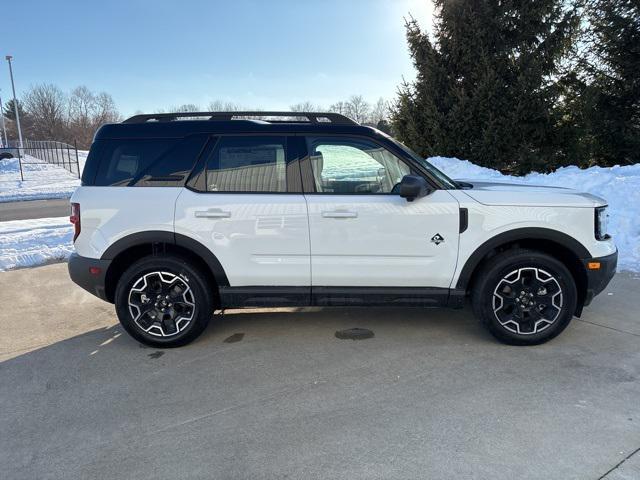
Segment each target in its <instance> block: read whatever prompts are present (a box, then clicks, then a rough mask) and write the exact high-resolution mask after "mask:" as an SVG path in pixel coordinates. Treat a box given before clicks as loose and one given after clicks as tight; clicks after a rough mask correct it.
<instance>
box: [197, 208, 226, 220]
mask: <svg viewBox="0 0 640 480" xmlns="http://www.w3.org/2000/svg"><path fill="white" fill-rule="evenodd" d="M195 216H196V218H229V217H230V216H231V212H227V211H225V210H220V209H219V208H210V209H209V210H196V212H195Z"/></svg>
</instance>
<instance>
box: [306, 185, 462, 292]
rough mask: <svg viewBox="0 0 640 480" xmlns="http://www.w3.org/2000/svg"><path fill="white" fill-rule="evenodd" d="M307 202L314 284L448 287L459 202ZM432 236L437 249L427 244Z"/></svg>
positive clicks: (322, 197) (367, 198) (443, 196)
mask: <svg viewBox="0 0 640 480" xmlns="http://www.w3.org/2000/svg"><path fill="white" fill-rule="evenodd" d="M306 199H307V203H308V206H309V228H310V231H311V265H312V266H311V272H312V284H313V285H321V286H398V287H402V286H407V287H449V284H450V282H451V278H452V276H453V273H454V270H455V266H456V257H457V253H458V229H459V218H458V215H459V214H458V202H457V201H456V199H455V198H454V197H453V196H452V195H450V194H449V192H447V191H444V190H439V191H436V192H433V193H432V194H431V195H429V196H427V197H423V198H420V199H418V200H415V201H414V202H407V201H406V200H405V199H403V198H400V197H399V196H398V195H331V194H317V195H307V196H306ZM336 213H337V214H340V215H338V218H336V216H335V214H336ZM437 233H439V234H440V235H442V236H443V237H444V238H445V241H444V242H443V243H441V244H440V245H436V244H435V243H432V242H431V238H432V237H433V236H434V235H436V234H437Z"/></svg>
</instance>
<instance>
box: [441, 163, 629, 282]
mask: <svg viewBox="0 0 640 480" xmlns="http://www.w3.org/2000/svg"><path fill="white" fill-rule="evenodd" d="M428 160H429V162H431V163H432V164H433V165H434V166H436V167H437V168H439V169H440V170H442V171H443V172H444V173H446V174H447V175H448V176H449V177H451V178H453V179H459V180H463V179H466V180H479V179H484V180H492V181H498V182H505V183H523V184H528V185H547V186H555V187H567V188H573V189H575V190H579V191H581V192H588V193H592V194H594V195H597V196H599V197H602V198H605V199H606V200H607V202H608V203H609V233H610V234H611V235H612V236H613V239H614V241H615V242H616V245H617V246H618V250H619V252H620V253H619V255H620V256H619V259H618V270H619V271H621V270H631V271H634V272H640V163H638V164H635V165H628V166H624V167H620V166H615V167H608V168H604V167H591V168H587V169H580V168H578V167H564V168H559V169H558V170H556V171H555V172H553V173H548V174H544V173H535V172H534V173H530V174H529V175H526V176H524V177H512V176H508V175H503V174H502V173H500V172H498V171H496V170H491V169H489V168H484V167H480V166H478V165H475V164H473V163H471V162H468V161H466V160H458V159H457V158H445V157H432V158H429V159H428Z"/></svg>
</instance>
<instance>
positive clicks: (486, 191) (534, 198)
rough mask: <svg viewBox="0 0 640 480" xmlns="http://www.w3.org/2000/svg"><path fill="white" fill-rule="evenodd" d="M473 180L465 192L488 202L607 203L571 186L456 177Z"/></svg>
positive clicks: (533, 204) (529, 204)
mask: <svg viewBox="0 0 640 480" xmlns="http://www.w3.org/2000/svg"><path fill="white" fill-rule="evenodd" d="M457 181H459V182H462V183H467V184H471V185H472V186H473V188H469V189H465V190H464V193H466V194H467V195H469V196H470V197H471V198H473V199H474V200H476V201H477V202H480V203H482V204H485V205H512V206H530V207H548V206H554V207H584V208H587V207H588V208H593V207H600V206H602V205H606V204H607V202H606V200H604V199H602V198H600V197H597V196H595V195H591V194H590V193H582V192H579V191H577V190H573V189H571V188H564V187H545V186H542V185H525V184H521V183H500V182H484V181H478V180H457Z"/></svg>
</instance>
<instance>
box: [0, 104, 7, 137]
mask: <svg viewBox="0 0 640 480" xmlns="http://www.w3.org/2000/svg"><path fill="white" fill-rule="evenodd" d="M0 118H2V146H3V147H8V146H9V139H8V138H7V127H6V126H5V124H4V109H3V108H2V96H0Z"/></svg>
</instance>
